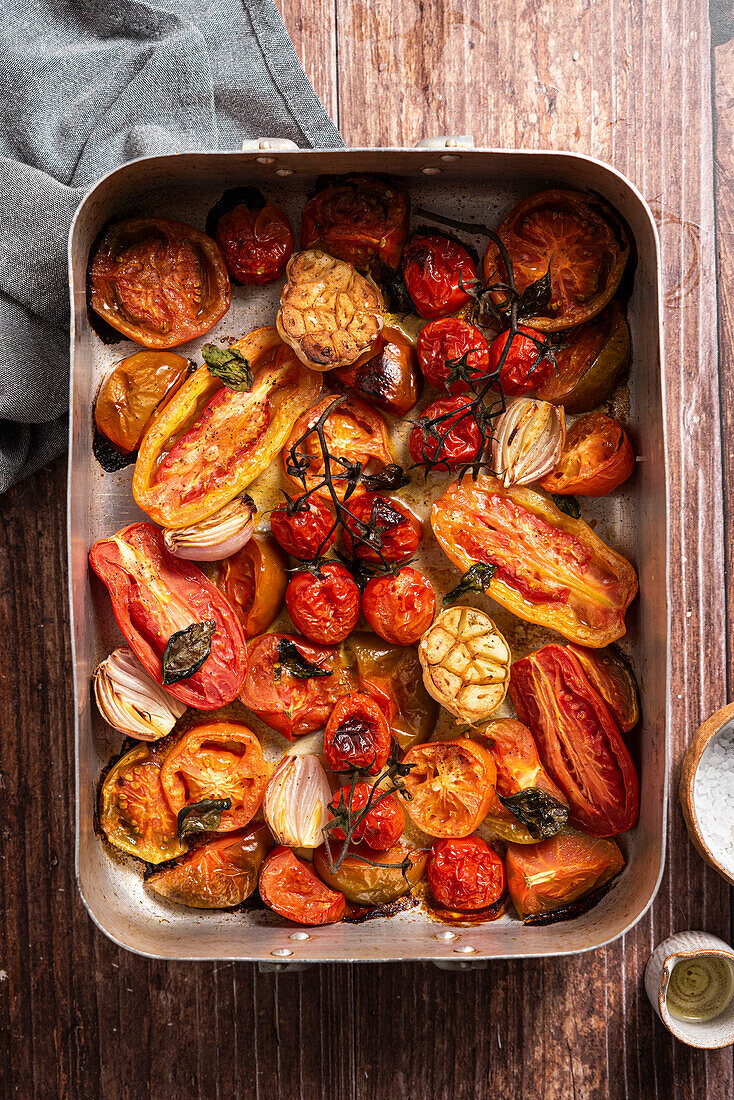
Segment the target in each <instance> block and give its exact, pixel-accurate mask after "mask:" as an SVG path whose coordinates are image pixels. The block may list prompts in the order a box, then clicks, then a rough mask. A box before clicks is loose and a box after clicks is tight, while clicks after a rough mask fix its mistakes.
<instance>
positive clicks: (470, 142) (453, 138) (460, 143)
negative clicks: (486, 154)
mask: <svg viewBox="0 0 734 1100" xmlns="http://www.w3.org/2000/svg"><path fill="white" fill-rule="evenodd" d="M415 147H416V149H433V150H436V149H473V148H474V138H473V137H472V135H471V134H442V135H441V136H440V137H426V138H421V140H420V141H417V142H416V144H415Z"/></svg>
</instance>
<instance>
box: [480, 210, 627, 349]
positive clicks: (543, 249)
mask: <svg viewBox="0 0 734 1100" xmlns="http://www.w3.org/2000/svg"><path fill="white" fill-rule="evenodd" d="M497 235H498V236H499V238H500V240H501V241H502V243H503V244H504V246H505V248H506V250H507V254H508V256H509V259H510V263H511V265H512V274H513V276H514V280H515V286H516V288H517V290H518V292H519V293H520V294H522V293H523V292H524V291H525V290H527V288H528V287H529V286H530V285H531V284H532V283H537V282H538V281H539V280H541V279H543V278H544V276H545V275H546V274H547V273H548V271H549V270H550V281H551V293H550V298H549V300H548V302H547V304H544V305H542V307H541V308H539V309H538V310H537V313H535V315H534V316H532V317H530V316H528V317H526V318H525V319H526V320H527V323H528V324H529V325H531V326H532V327H533V328H535V329H539V330H540V331H542V332H556V331H558V330H559V329H565V328H572V327H573V326H574V325H580V324H581V323H582V322H583V321H588V320H590V319H591V318H592V317H595V316H596V315H597V314H598V313H601V311H602V310H603V309H604V306H605V305H607V303H608V302H610V301H611V299H612V298H613V297H614V294H615V292H616V290H617V287H618V286H619V283H620V280H621V278H622V275H623V273H624V269H625V267H626V266H627V259H628V257H629V251H630V246H629V240H628V238H627V234H626V232H625V230H624V228H623V226H622V224H621V222H620V221H619V219H618V218H617V217H616V216H615V214H614V212H613V211H612V210H611V209H610V208H609V207H608V206H606V205H605V204H604V203H602V202H601V201H600V200H597V199H594V198H591V197H590V196H588V195H582V194H581V193H580V192H578V191H560V190H554V191H541V192H539V193H538V194H535V195H530V197H529V198H527V199H523V201H522V202H521V203H519V204H518V205H517V206H516V207H515V208H514V209H513V210H511V211H510V213H509V214H508V215H507V217H506V218H505V220H504V221H503V222H502V225H501V226H500V227H499V229H498V230H497ZM484 277H485V281H486V282H487V283H489V284H492V283H497V282H501V283H507V282H508V272H507V271H506V270H505V264H504V260H503V259H502V257H501V255H500V251H499V249H498V247H497V245H496V244H495V243H494V242H493V241H490V242H489V244H488V246H487V251H486V253H485V255H484ZM492 298H493V300H494V302H495V304H496V305H497V306H499V307H500V308H503V306H505V305H506V304H507V301H506V295H505V292H504V291H501V290H498V291H496V292H494V293H493V294H492Z"/></svg>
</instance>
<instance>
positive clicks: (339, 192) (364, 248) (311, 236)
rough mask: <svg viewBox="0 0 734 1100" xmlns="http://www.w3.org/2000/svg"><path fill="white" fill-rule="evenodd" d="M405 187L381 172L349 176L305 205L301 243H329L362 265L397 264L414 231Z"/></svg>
mask: <svg viewBox="0 0 734 1100" xmlns="http://www.w3.org/2000/svg"><path fill="white" fill-rule="evenodd" d="M409 217H410V199H409V198H408V193H407V191H406V190H405V188H403V187H401V186H400V185H399V184H396V183H391V182H389V181H388V180H384V179H379V178H378V177H377V176H345V177H343V178H340V179H337V180H334V182H333V183H328V184H327V185H326V186H325V187H322V188H321V190H320V191H318V192H317V193H316V194H315V195H314V197H313V198H312V199H309V200H308V202H307V203H306V205H305V206H304V208H303V214H302V216H301V248H314V247H316V248H323V249H324V251H325V252H329V253H330V254H331V255H332V256H337V257H338V258H339V259H340V260H347V261H348V262H349V263H350V264H354V266H355V267H357V268H362V269H369V268H376V266H377V265H379V263H380V262H381V263H384V264H387V266H388V267H391V268H396V267H397V266H398V264H399V263H400V254H401V252H402V251H403V245H404V244H405V238H406V237H407V235H408V220H409Z"/></svg>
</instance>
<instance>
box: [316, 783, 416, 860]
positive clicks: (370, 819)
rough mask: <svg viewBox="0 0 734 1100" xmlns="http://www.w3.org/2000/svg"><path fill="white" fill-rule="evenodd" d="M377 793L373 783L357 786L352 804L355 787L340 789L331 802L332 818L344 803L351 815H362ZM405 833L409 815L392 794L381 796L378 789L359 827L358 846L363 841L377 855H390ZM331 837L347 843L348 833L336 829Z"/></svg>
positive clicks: (354, 836) (355, 831)
mask: <svg viewBox="0 0 734 1100" xmlns="http://www.w3.org/2000/svg"><path fill="white" fill-rule="evenodd" d="M373 789H374V788H373V787H372V784H371V783H357V784H356V785H355V788H354V791H353V793H352V796H351V801H350V790H351V786H350V785H347V786H345V787H340V788H339V790H338V791H337V792H336V794H335V795H334V797H333V798H332V800H331V806H330V808H329V809H330V812H331V813H332V817H333V816H335V811H338V809H339V805H340V803H341V802H342V800H343V804H344V805H345V806H346V807H347V809H348V810H349V812H350V813H352V814H357V813H360V812H361V811H362V810H364V809H365V807H366V805H367V803H368V801H369V799H370V796H371V795H372V792H373ZM404 829H405V814H404V813H403V810H402V807H401V806H400V803H399V802H398V800H397V798H396V797H395V795H392V794H387V795H386V794H384V793H381V792H380V790H379V788H377V789H376V790H375V791H374V796H373V798H372V805H371V807H370V809H369V810H368V811H367V814H366V815H365V817H364V818H363V819H362V820H361V821H360V822H359V824H358V825H357V826H356V828H355V830H354V832H353V833H352V839H353V841H354V842H355V843H357V842H359V841H363V842H364V843H365V844H367V845H368V846H369V847H370V848H373V849H374V850H375V851H376V852H386V851H387V849H388V848H392V846H393V844H396V843H397V842H398V840H400V837H401V836H402V835H403V831H404ZM330 836H333V837H334V839H335V840H344V839H345V833H344V830H343V829H341V828H335V829H332V830H331V831H330Z"/></svg>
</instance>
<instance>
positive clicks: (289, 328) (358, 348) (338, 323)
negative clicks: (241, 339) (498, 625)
mask: <svg viewBox="0 0 734 1100" xmlns="http://www.w3.org/2000/svg"><path fill="white" fill-rule="evenodd" d="M286 274H287V276H288V281H287V282H286V285H285V286H284V287H283V289H282V291H281V293H280V301H281V306H280V309H279V310H278V317H277V327H278V333H279V335H280V338H281V339H282V340H283V341H285V343H286V344H289V345H290V346H291V347H292V348H293V350H294V351H295V353H296V355H297V356H298V358H299V359H300V360H301V362H302V363H305V364H306V366H307V367H312V368H313V370H318V371H327V370H331V369H332V368H333V367H346V366H349V365H350V364H351V363H354V362H355V361H356V360H357V359H359V357H360V355H362V354H363V353H364V352H366V351H368V350H369V348H371V347H372V345H373V344H374V342H375V340H376V339H377V337H378V336H379V334H380V331H381V329H382V326H383V323H384V317H383V303H382V294H381V293H380V290H379V289H378V287H377V285H376V284H375V283H374V282H373V280H372V279H371V278H369V276H365V275H360V273H359V272H358V271H357V270H356V269H355V268H353V267H352V265H351V264H348V263H347V262H346V261H345V260H336V259H334V257H333V256H329V255H328V254H327V253H326V252H321V251H319V249H317V248H312V249H309V250H308V251H306V252H297V253H296V254H295V255H294V256H292V257H291V258H290V260H289V261H288V267H287V268H286Z"/></svg>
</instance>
